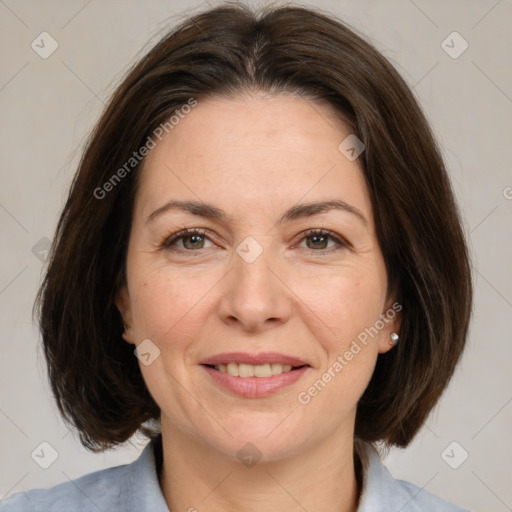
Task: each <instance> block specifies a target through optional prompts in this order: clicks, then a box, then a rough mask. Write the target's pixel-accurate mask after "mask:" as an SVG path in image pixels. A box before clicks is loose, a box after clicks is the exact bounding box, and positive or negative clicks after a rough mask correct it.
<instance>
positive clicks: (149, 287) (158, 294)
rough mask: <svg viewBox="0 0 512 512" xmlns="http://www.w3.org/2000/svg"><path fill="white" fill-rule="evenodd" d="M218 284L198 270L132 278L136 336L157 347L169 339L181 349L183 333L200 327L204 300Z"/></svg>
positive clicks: (151, 272) (156, 270) (160, 271)
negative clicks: (148, 340)
mask: <svg viewBox="0 0 512 512" xmlns="http://www.w3.org/2000/svg"><path fill="white" fill-rule="evenodd" d="M218 281H219V279H218V277H217V274H215V273H214V272H211V270H210V271H206V270H205V271H201V270H200V269H198V268H195V269H193V270H191V269H178V270H176V269H171V268H169V267H163V268H154V269H151V268H149V269H148V270H147V271H145V272H141V273H140V274H139V275H133V276H132V282H131V284H132V287H131V289H130V296H131V297H132V311H133V316H134V324H135V327H136V330H137V335H138V336H139V337H140V336H142V337H147V338H150V339H154V340H155V343H157V344H158V343H159V341H160V342H163V341H164V340H166V339H170V338H172V339H173V340H174V341H173V345H175V346H178V345H180V341H181V339H182V337H183V336H182V335H183V331H184V330H185V331H190V329H191V328H192V327H193V325H194V324H195V323H197V324H200V321H199V319H198V315H200V313H201V311H202V309H204V307H205V304H206V301H205V300H203V299H205V297H206V295H207V294H208V292H209V291H210V290H212V288H213V287H214V286H215V283H216V282H218ZM178 334H180V335H178Z"/></svg>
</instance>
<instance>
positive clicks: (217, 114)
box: [116, 93, 400, 512]
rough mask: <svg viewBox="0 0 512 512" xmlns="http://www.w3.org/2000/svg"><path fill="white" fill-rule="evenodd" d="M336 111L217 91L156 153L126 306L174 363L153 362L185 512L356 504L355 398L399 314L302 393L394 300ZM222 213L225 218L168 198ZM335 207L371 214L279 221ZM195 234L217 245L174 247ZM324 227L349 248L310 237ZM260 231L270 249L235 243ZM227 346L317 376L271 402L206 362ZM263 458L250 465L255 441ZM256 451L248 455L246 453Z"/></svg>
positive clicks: (168, 481)
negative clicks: (230, 383) (315, 207)
mask: <svg viewBox="0 0 512 512" xmlns="http://www.w3.org/2000/svg"><path fill="white" fill-rule="evenodd" d="M349 134H350V132H349V131H348V130H347V128H346V126H345V125H344V124H343V123H342V121H341V120H339V119H338V118H337V117H336V115H335V113H334V111H333V110H332V109H331V107H330V106H328V105H327V104H324V103H321V102H319V101H315V102H313V101H310V100H306V99H303V98H300V97H298V96H295V95H280V96H263V95H261V94H257V93H256V94H251V95H245V96H239V97H236V98H231V99H227V98H208V99H204V100H200V101H199V102H198V105H197V106H196V107H195V108H194V109H193V110H192V111H191V112H190V113H189V114H188V115H187V116H186V117H185V118H184V119H182V120H181V121H180V123H179V124H178V125H177V126H176V127H175V128H174V129H173V130H172V131H171V132H170V133H169V134H168V135H166V137H165V138H164V139H163V140H162V141H161V142H160V143H158V144H157V146H156V147H155V148H154V149H153V150H152V151H151V152H150V154H149V155H148V157H147V158H146V160H145V162H144V168H143V170H142V174H141V176H140V178H141V179H140V185H139V189H138V191H137V195H136V200H135V205H134V216H133V222H132V227H131V234H130V242H129V247H128V254H127V284H126V286H124V287H123V288H121V289H120V290H119V292H118V295H117V300H116V302H117V306H118V308H119V310H120V311H121V314H122V316H123V319H124V322H125V323H126V324H127V325H128V326H129V328H128V329H127V330H126V332H125V334H124V338H125V340H126V341H127V342H129V343H131V344H134V345H138V344H139V343H141V342H142V341H143V340H145V339H150V340H151V342H152V343H153V344H154V345H155V346H156V347H158V349H159V350H160V355H159V356H158V357H156V358H155V359H154V361H153V362H152V363H151V364H149V365H144V364H142V363H140V367H141V371H142V374H143V377H144V379H145V382H146V384H147V386H148V389H149V390H150V392H151V394H152V396H153V397H154V399H155V401H156V402H157V404H158V405H159V406H160V408H161V423H162V435H163V453H164V464H163V471H162V475H161V482H160V484H161V487H162V491H163V494H164V497H165V499H166V501H167V504H168V507H169V509H170V510H171V511H173V512H174V511H181V510H183V511H185V510H189V509H191V508H192V507H195V508H196V509H197V510H200V511H219V510H244V511H249V510H250V511H260V510H261V511H263V510H264V511H266V512H268V511H270V510H276V511H277V510H279V511H282V510H287V511H291V512H293V511H301V512H303V510H304V509H306V510H315V511H316V512H323V511H332V510H336V511H340V512H349V511H355V510H356V508H357V502H358V498H359V490H358V486H357V482H356V478H355V471H354V461H353V433H354V423H355V412H356V405H357V402H358V400H359V398H360V397H361V395H362V393H363V391H364V389H365V388H366V386H367V384H368V382H369V380H370V377H371V375H372V372H373V370H374V367H375V363H376V359H377V357H378V354H379V353H384V352H386V351H388V350H390V349H391V348H392V345H391V344H390V343H389V340H390V334H391V332H399V322H400V319H399V315H396V316H395V318H394V320H393V321H389V322H387V323H386V325H385V327H384V329H382V330H381V331H380V332H379V334H378V335H376V336H375V337H373V338H370V341H369V342H368V344H367V345H366V346H362V350H361V351H360V352H359V353H358V354H357V355H355V356H354V358H353V359H352V360H351V361H350V362H348V364H347V365H346V366H345V367H344V368H343V370H342V371H340V372H339V373H337V374H336V377H335V378H333V379H332V380H331V382H329V383H328V384H327V385H326V386H325V388H324V389H323V390H322V391H321V392H319V393H318V394H317V396H315V397H314V398H312V399H311V401H310V402H309V403H308V404H306V405H305V404H301V403H300V402H299V401H298V399H297V396H298V394H299V393H300V392H302V391H307V389H308V388H309V387H310V386H311V385H312V384H313V383H314V382H315V381H316V380H318V379H320V378H321V377H322V374H323V373H324V372H326V371H327V369H328V368H329V367H331V366H332V364H333V362H334V361H336V358H337V356H338V355H340V354H341V355H343V354H344V353H345V351H346V350H348V349H349V348H350V345H351V343H352V341H353V340H354V339H356V338H357V336H358V334H360V333H361V331H363V330H364V329H365V328H367V327H370V326H373V325H374V324H375V322H376V321H377V320H378V319H379V316H380V315H381V314H383V313H385V312H386V311H387V310H389V308H391V305H392V304H393V303H394V298H393V297H388V296H387V284H388V281H387V275H386V270H385V266H384V260H383V256H382V253H381V250H380V248H379V244H378V242H377V238H376V234H375V227H374V221H373V212H372V208H371V202H370V197H369V195H368V190H367V188H366V185H365V182H364V178H363V174H362V171H361V168H360V166H359V164H358V161H357V160H355V161H349V160H348V159H347V158H346V157H345V156H344V155H343V154H342V153H341V152H340V151H339V150H338V145H339V144H340V142H341V141H342V140H344V139H345V137H347V135H349ZM171 199H176V200H191V201H203V202H207V203H210V204H213V205H214V206H216V207H218V208H221V209H222V210H224V211H225V212H226V213H227V214H228V215H229V216H230V218H229V219H228V220H222V221H219V220H213V219H208V218H205V217H200V216H196V215H194V214H192V213H189V212H185V211H183V210H176V209H171V210H168V211H166V212H164V213H161V214H160V215H157V216H156V217H154V218H153V219H152V220H150V221H148V220H147V219H148V217H149V216H150V214H151V213H152V212H154V211H155V210H157V209H158V208H160V207H161V206H162V205H164V204H166V203H167V202H168V201H169V200H171ZM331 199H333V200H334V199H338V200H343V201H344V202H346V203H348V204H350V205H352V206H353V207H355V208H357V209H358V210H359V211H360V212H361V213H362V214H363V216H364V217H365V219H366V221H367V225H365V224H364V223H363V222H362V221H361V220H360V219H358V217H357V216H356V215H354V214H352V213H350V212H347V211H343V210H334V209H332V210H329V211H326V212H323V213H320V214H316V215H312V216H305V217H301V218H298V219H296V220H293V221H291V222H288V223H283V224H278V223H277V220H278V219H279V218H280V217H281V215H282V214H283V213H284V211H285V210H286V209H288V208H290V207H292V206H294V205H296V204H297V203H299V202H300V203H304V202H316V201H324V200H331ZM184 228H189V229H191V228H200V229H204V230H206V231H207V235H206V237H204V236H201V235H199V238H194V237H193V235H192V238H191V237H190V235H189V236H188V237H187V236H186V235H185V238H181V239H179V240H177V241H175V242H174V244H171V245H170V246H168V247H165V246H164V247H162V245H161V243H162V241H164V240H166V239H168V237H169V235H171V234H174V233H178V232H179V231H180V230H182V229H184ZM309 229H325V230H329V231H332V232H333V233H334V234H335V235H336V236H338V237H339V238H341V239H344V240H346V242H347V245H339V244H337V243H336V241H335V240H333V239H331V238H323V237H320V238H315V237H314V236H309V237H304V234H303V233H304V232H305V231H307V230H309ZM248 236H251V237H253V238H254V239H255V240H256V241H257V242H258V244H259V246H260V247H261V249H262V251H263V252H262V253H261V254H260V255H259V257H257V258H256V259H255V260H254V261H253V262H252V263H248V262H247V261H245V260H244V259H243V258H242V257H240V256H239V254H238V253H237V252H236V249H237V247H238V246H239V245H240V244H241V242H242V241H244V239H245V238H246V237H248ZM224 352H250V353H261V352H280V353H283V354H287V355H291V356H295V357H299V358H301V359H302V360H304V361H306V362H307V363H308V364H309V365H310V368H309V369H308V370H307V371H306V373H305V374H304V375H303V376H302V377H301V378H300V379H299V380H298V381H297V382H295V383H294V384H291V385H290V386H288V387H286V388H283V389H281V390H280V391H279V392H277V393H274V394H272V395H271V396H268V397H263V398H244V397H240V396H235V395H233V394H231V393H230V392H228V391H226V390H224V389H223V388H220V387H219V386H218V385H217V384H215V383H214V382H213V380H212V378H211V377H210V375H208V373H207V372H206V371H205V370H204V368H203V367H202V366H200V364H199V363H200V361H201V360H203V359H204V358H206V357H209V356H213V355H215V354H219V353H224ZM248 442H250V443H252V444H253V445H255V446H256V447H257V449H258V450H259V452H260V453H261V459H260V460H259V461H258V462H257V464H255V465H253V466H252V467H248V466H246V465H245V464H243V463H242V462H241V461H240V460H239V458H237V453H238V452H239V450H241V449H243V447H244V446H245V445H246V443H248ZM245 449H247V448H245Z"/></svg>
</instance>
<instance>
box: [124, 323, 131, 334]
mask: <svg viewBox="0 0 512 512" xmlns="http://www.w3.org/2000/svg"><path fill="white" fill-rule="evenodd" d="M129 327H130V326H129V325H126V324H125V325H123V329H124V332H126V331H127V329H129Z"/></svg>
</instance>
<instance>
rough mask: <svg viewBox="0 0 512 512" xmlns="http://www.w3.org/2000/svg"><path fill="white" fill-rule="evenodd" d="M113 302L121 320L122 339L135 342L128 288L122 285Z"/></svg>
mask: <svg viewBox="0 0 512 512" xmlns="http://www.w3.org/2000/svg"><path fill="white" fill-rule="evenodd" d="M115 304H116V306H117V309H118V310H119V313H121V318H122V321H123V334H122V336H123V339H124V340H125V341H127V342H128V343H132V344H133V343H135V342H134V340H133V337H132V328H133V317H132V310H131V305H130V296H129V295H128V289H127V288H126V286H125V285H123V286H122V287H121V288H119V290H118V291H117V293H116V298H115Z"/></svg>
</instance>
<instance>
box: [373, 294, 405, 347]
mask: <svg viewBox="0 0 512 512" xmlns="http://www.w3.org/2000/svg"><path fill="white" fill-rule="evenodd" d="M401 311H402V305H401V304H400V303H399V302H397V301H395V300H389V301H388V302H387V304H386V307H385V309H384V311H383V312H382V314H381V316H380V319H379V320H380V322H382V324H384V327H383V328H382V329H380V332H379V341H378V345H379V354H385V353H386V352H387V351H388V350H391V349H392V348H394V345H393V343H391V342H392V339H391V334H392V333H395V334H398V336H400V327H401V325H402V313H401ZM382 324H380V323H379V327H380V326H381V325H382ZM398 343H400V339H399V340H398Z"/></svg>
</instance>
